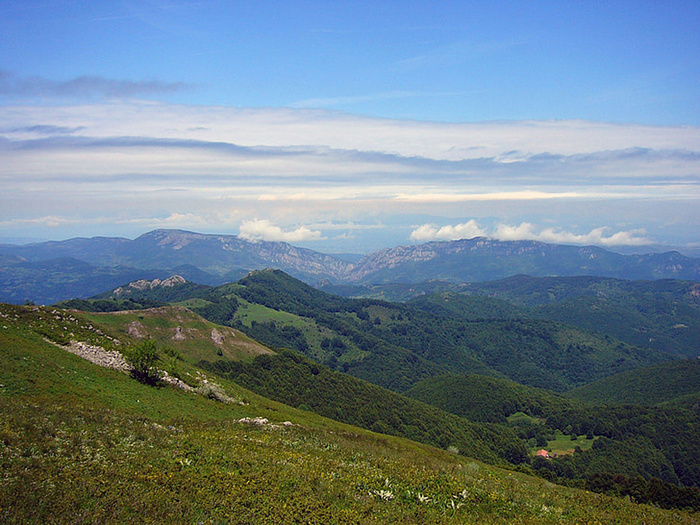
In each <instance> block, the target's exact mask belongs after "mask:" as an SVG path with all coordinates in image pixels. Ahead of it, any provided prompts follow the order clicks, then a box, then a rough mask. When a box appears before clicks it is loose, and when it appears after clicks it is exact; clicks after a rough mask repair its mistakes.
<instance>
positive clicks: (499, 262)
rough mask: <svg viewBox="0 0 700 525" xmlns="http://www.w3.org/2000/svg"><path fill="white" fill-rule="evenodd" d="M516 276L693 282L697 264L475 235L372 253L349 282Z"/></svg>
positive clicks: (671, 256)
mask: <svg viewBox="0 0 700 525" xmlns="http://www.w3.org/2000/svg"><path fill="white" fill-rule="evenodd" d="M517 274H525V275H531V276H534V277H545V276H574V275H596V276H605V277H615V278H619V279H630V280H633V279H686V280H698V279H699V278H700V260H698V259H692V258H690V257H685V256H684V255H682V254H680V253H678V252H666V253H652V254H646V255H622V254H619V253H615V252H611V251H608V250H605V249H603V248H599V247H596V246H570V245H559V244H547V243H543V242H538V241H497V240H493V239H487V238H485V237H475V238H473V239H462V240H457V241H440V242H429V243H425V244H420V245H416V246H398V247H396V248H388V249H385V250H380V251H377V252H375V253H373V254H371V255H368V256H367V257H365V258H363V259H362V260H361V261H359V262H358V263H357V265H355V267H354V268H353V271H352V272H351V274H350V276H349V280H350V281H354V282H363V283H369V282H372V283H380V282H412V283H417V282H422V281H427V280H430V279H439V280H445V281H451V282H474V281H477V282H480V281H491V280H496V279H501V278H504V277H508V276H511V275H517Z"/></svg>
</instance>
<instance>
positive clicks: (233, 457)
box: [0, 317, 692, 523]
mask: <svg viewBox="0 0 700 525" xmlns="http://www.w3.org/2000/svg"><path fill="white" fill-rule="evenodd" d="M222 384H223V386H224V387H225V388H226V390H227V391H228V392H229V393H236V394H239V395H241V396H244V397H246V398H247V399H248V400H249V404H247V405H237V404H234V405H224V404H221V403H217V402H215V401H212V400H208V399H205V398H202V397H200V396H197V395H194V394H190V393H185V392H182V391H179V390H176V389H173V388H169V387H161V388H155V387H149V386H146V385H143V384H141V383H138V382H136V381H134V380H133V379H131V378H130V377H128V376H127V375H125V374H122V373H119V372H117V371H113V370H107V369H102V368H99V367H97V366H95V365H93V364H91V363H89V362H87V361H84V360H82V359H81V358H79V357H77V356H74V355H72V354H69V353H67V352H65V351H64V350H62V349H60V348H58V347H56V346H54V345H52V344H49V343H47V342H45V341H44V340H43V339H42V337H41V336H40V335H38V334H36V332H34V331H32V330H28V329H27V328H26V325H25V326H21V325H20V324H19V323H18V322H17V320H15V319H11V318H9V317H5V318H3V319H0V385H2V386H0V411H1V412H2V417H1V418H0V465H1V466H2V468H0V516H2V521H3V522H5V523H27V522H46V521H54V522H71V523H88V522H90V523H92V522H101V523H123V522H128V521H138V522H164V521H171V522H172V521H177V522H205V523H207V522H231V523H249V522H255V523H279V522H281V521H283V522H287V523H297V522H302V521H303V522H312V523H357V522H362V523H390V522H395V523H396V522H402V523H441V522H455V521H457V522H460V523H484V522H489V523H582V522H593V521H596V520H597V521H600V522H606V523H615V522H617V523H640V522H644V523H669V522H674V523H691V522H692V515H688V514H685V513H682V512H669V511H662V510H659V509H656V508H652V507H647V506H642V505H634V504H632V503H629V502H627V501H624V500H620V499H614V498H609V497H606V496H601V495H596V494H589V493H586V492H583V491H577V490H572V489H567V488H564V487H558V486H555V485H551V484H549V483H547V482H545V481H543V480H541V479H536V478H530V477H527V476H525V475H523V474H519V473H513V472H506V471H502V470H499V469H497V468H492V467H487V466H484V465H483V464H481V463H479V462H477V461H473V460H467V459H465V458H464V457H458V456H455V455H453V454H449V453H447V452H444V451H440V450H436V449H433V448H430V447H427V446H422V445H418V444H416V443H412V442H409V441H406V440H403V439H399V438H392V437H388V436H382V435H375V434H372V433H370V432H366V431H362V430H359V429H356V428H352V427H348V426H346V425H342V424H339V423H335V422H332V421H329V420H325V419H323V418H320V417H319V416H316V415H314V414H311V413H308V412H301V411H297V410H294V409H291V408H289V407H286V406H284V405H281V404H279V403H275V402H274V401H270V400H267V399H264V398H261V397H259V396H256V395H255V394H252V393H250V392H246V391H244V390H243V389H240V388H239V387H237V386H236V385H233V384H231V383H227V382H225V381H222ZM246 416H247V417H251V416H264V417H266V418H269V419H270V420H271V421H273V422H276V423H279V422H281V421H284V420H290V421H292V422H294V426H290V427H285V426H281V425H276V426H271V425H261V426H257V425H251V424H246V423H240V422H238V419H239V418H241V417H246Z"/></svg>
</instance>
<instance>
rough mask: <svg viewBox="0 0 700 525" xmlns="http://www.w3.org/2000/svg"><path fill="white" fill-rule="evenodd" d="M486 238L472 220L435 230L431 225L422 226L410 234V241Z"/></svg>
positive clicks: (484, 233)
mask: <svg viewBox="0 0 700 525" xmlns="http://www.w3.org/2000/svg"><path fill="white" fill-rule="evenodd" d="M483 236H486V231H485V230H483V229H482V228H481V227H480V226H479V225H478V224H477V223H476V221H475V220H474V219H472V220H470V221H469V222H465V223H461V224H455V225H454V226H443V227H442V228H437V227H435V226H433V225H432V224H424V225H423V226H419V227H418V228H416V229H415V230H413V232H411V240H413V241H419V242H426V241H438V240H439V241H455V240H457V239H471V238H472V237H483Z"/></svg>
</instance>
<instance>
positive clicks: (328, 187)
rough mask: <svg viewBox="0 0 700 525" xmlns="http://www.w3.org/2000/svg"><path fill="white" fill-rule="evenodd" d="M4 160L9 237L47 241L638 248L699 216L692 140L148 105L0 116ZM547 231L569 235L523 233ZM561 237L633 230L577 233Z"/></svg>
mask: <svg viewBox="0 0 700 525" xmlns="http://www.w3.org/2000/svg"><path fill="white" fill-rule="evenodd" d="M88 84H89V83H88ZM98 84H99V83H98ZM127 87H128V86H127ZM146 87H148V86H146ZM156 87H157V86H156ZM129 89H131V88H129ZM0 158H2V162H0V187H1V188H2V192H0V225H4V227H5V228H6V229H8V231H9V230H10V229H12V228H13V223H12V221H13V220H14V219H20V218H21V219H27V220H33V221H35V222H34V223H29V222H25V223H23V224H24V225H21V224H19V223H16V222H15V223H14V224H16V225H17V226H18V227H19V226H22V227H24V228H30V227H31V224H35V225H36V228H37V229H39V228H40V227H41V226H39V225H46V226H48V225H51V226H53V227H54V228H53V230H52V231H56V230H57V229H60V228H61V227H63V226H64V225H66V228H68V226H71V227H73V229H72V230H71V232H74V231H76V230H77V229H79V228H80V223H81V221H82V223H84V224H88V223H89V222H90V221H91V220H92V221H93V223H94V221H95V220H97V219H98V218H99V220H100V221H104V222H101V223H100V224H112V225H115V226H114V229H115V230H116V229H117V225H119V224H123V221H125V220H128V219H138V221H140V224H143V225H144V226H143V227H144V228H145V227H149V226H151V225H154V226H157V227H161V226H173V227H183V228H188V229H196V228H200V227H201V228H206V229H207V230H208V231H216V230H217V229H225V230H226V231H231V230H233V229H235V227H236V225H238V224H239V223H240V221H241V220H242V219H244V218H250V217H256V216H258V217H259V216H263V217H267V218H268V219H270V221H272V222H268V223H265V222H260V221H257V222H256V221H251V222H249V223H247V224H246V225H245V226H244V227H242V231H241V233H242V234H244V235H250V236H251V237H255V238H268V239H283V240H287V241H290V242H302V241H307V240H320V239H322V238H323V237H322V234H321V231H325V230H326V228H324V227H319V226H310V225H320V224H334V223H338V224H343V223H357V224H368V223H375V224H380V223H381V224H391V225H392V228H393V229H394V230H395V231H396V233H395V234H393V235H394V237H395V238H396V242H397V243H398V242H400V238H399V236H400V237H403V238H405V235H406V233H405V232H406V231H410V228H411V226H410V225H411V224H419V225H420V224H423V223H424V222H429V221H435V225H429V226H430V227H429V228H427V227H426V228H424V229H423V230H420V231H417V232H416V233H415V235H414V237H413V239H414V240H415V239H422V238H426V239H427V238H440V239H442V238H451V237H454V236H463V235H464V236H467V235H469V234H471V233H473V234H475V235H478V234H480V233H481V230H482V229H483V228H482V227H481V226H479V225H476V226H474V225H472V226H471V228H472V230H469V229H468V228H469V226H464V225H462V226H460V225H458V224H455V225H453V226H450V227H449V228H445V227H440V226H439V224H446V223H450V222H453V223H456V222H458V220H459V219H456V218H458V217H465V215H466V216H474V217H477V216H478V217H491V218H493V217H498V218H499V219H498V221H500V222H501V223H503V224H502V225H501V228H500V230H499V231H497V229H493V231H491V232H488V233H490V234H491V235H492V236H495V235H497V234H498V235H502V236H504V237H505V236H508V235H511V236H518V235H519V236H520V237H526V236H527V237H528V238H536V239H540V240H547V241H549V242H595V243H598V244H609V245H613V244H614V243H621V244H634V243H639V244H641V243H642V242H643V241H644V240H645V239H646V237H647V235H646V234H645V233H643V232H639V231H637V230H639V229H640V228H647V230H649V231H652V233H653V235H652V234H650V236H653V237H655V238H658V235H657V232H658V231H659V226H658V225H660V224H661V222H662V221H661V220H659V214H660V213H661V212H663V213H664V214H665V217H664V219H665V220H666V222H668V223H670V222H672V221H675V222H677V223H679V224H681V225H682V226H685V227H686V230H690V229H691V228H690V226H688V225H692V224H694V222H693V221H694V220H695V218H696V217H697V211H693V205H694V204H695V205H696V206H695V208H694V210H697V207H698V206H700V202H699V201H700V178H699V177H698V173H700V127H693V126H685V127H660V126H642V125H625V124H606V123H598V122H583V121H547V122H532V121H531V122H486V123H457V124H455V123H450V124H448V123H435V122H416V121H400V120H390V119H379V118H369V117H361V116H353V115H348V114H343V113H340V112H331V111H322V110H300V109H245V108H230V107H205V106H183V105H172V104H164V103H146V102H140V103H136V102H130V103H109V104H93V105H82V106H69V105H64V106H45V105H43V106H38V105H37V106H0ZM681 201H682V202H683V203H685V207H680V206H679V205H678V203H679V202H681ZM574 203H575V204H578V205H576V206H574V205H573V204H574ZM650 204H651V205H652V206H653V209H654V212H653V214H646V210H649V209H651V208H650ZM593 209H595V210H596V211H595V212H594V211H589V210H593ZM231 210H235V215H230V214H231V213H233V212H232V211H231ZM689 210H690V211H689ZM467 214H469V215H467ZM594 214H595V216H594V217H592V218H589V217H590V216H592V215H594ZM46 217H54V218H56V217H68V218H70V220H71V221H72V222H71V224H70V225H69V224H68V223H67V222H66V221H65V220H64V221H60V220H45V218H46ZM550 218H551V219H554V220H555V221H557V222H556V223H557V224H559V225H561V227H562V229H561V230H556V229H541V228H536V227H534V226H532V227H531V228H530V229H529V230H528V227H527V226H525V227H523V226H522V225H520V226H518V224H520V221H523V220H527V221H530V222H532V223H535V224H537V223H539V224H546V222H545V221H546V220H548V219H550ZM149 220H150V222H149ZM120 221H121V222H120ZM510 223H512V224H510ZM276 224H283V225H285V224H304V225H306V226H301V227H298V228H296V227H295V228H294V229H291V230H289V231H287V230H283V229H282V228H280V227H279V226H277V225H276ZM466 224H467V225H468V224H469V223H466ZM513 224H515V225H513ZM569 224H579V225H580V224H585V225H587V226H586V228H591V227H592V226H590V225H598V224H608V225H611V224H627V225H629V226H626V227H625V228H626V229H627V231H620V232H617V231H613V230H607V229H603V230H601V231H598V230H592V231H590V232H588V233H570V232H571V231H574V227H573V226H569ZM136 227H137V226H136V224H135V223H134V226H133V228H134V229H135V228H136ZM431 228H432V229H431ZM465 228H467V229H465ZM95 229H96V228H93V231H94V230H95ZM677 230H678V229H676V231H677ZM366 231H367V232H369V231H370V230H366ZM667 231H670V228H669V229H668V230H667ZM22 233H23V234H25V233H26V232H22ZM31 233H32V234H33V235H37V236H41V235H42V231H36V232H31ZM358 235H361V233H359V234H358ZM367 235H369V233H367ZM382 235H383V237H382V239H388V238H389V234H386V235H385V234H384V233H383V234H382ZM331 240H332V239H331ZM358 244H359V243H358Z"/></svg>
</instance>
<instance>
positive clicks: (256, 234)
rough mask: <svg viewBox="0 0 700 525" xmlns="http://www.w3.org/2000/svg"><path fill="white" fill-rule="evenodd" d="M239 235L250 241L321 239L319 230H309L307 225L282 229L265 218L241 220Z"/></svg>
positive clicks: (291, 241) (304, 240) (292, 241)
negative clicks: (292, 228) (293, 228)
mask: <svg viewBox="0 0 700 525" xmlns="http://www.w3.org/2000/svg"><path fill="white" fill-rule="evenodd" d="M239 236H240V237H241V238H243V239H248V240H251V241H283V242H290V243H294V242H306V241H318V240H321V239H323V237H322V236H321V232H320V231H317V230H311V229H309V228H308V227H307V226H299V227H298V228H297V229H296V230H289V231H284V230H282V228H280V227H279V226H276V225H275V224H273V223H272V222H270V221H269V220H266V219H253V220H249V221H243V222H242V223H241V227H240V233H239Z"/></svg>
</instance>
